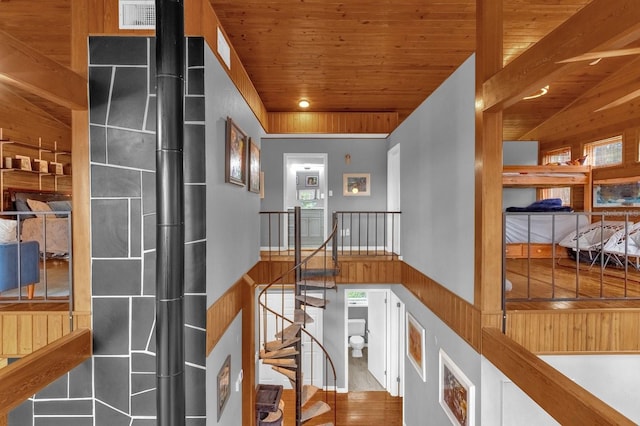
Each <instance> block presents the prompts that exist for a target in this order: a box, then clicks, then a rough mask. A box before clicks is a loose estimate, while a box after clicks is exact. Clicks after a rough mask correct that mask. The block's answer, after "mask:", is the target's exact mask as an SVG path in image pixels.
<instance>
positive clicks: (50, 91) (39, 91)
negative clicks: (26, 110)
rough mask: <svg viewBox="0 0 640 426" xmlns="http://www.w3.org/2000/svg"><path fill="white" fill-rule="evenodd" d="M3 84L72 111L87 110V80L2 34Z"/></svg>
mask: <svg viewBox="0 0 640 426" xmlns="http://www.w3.org/2000/svg"><path fill="white" fill-rule="evenodd" d="M0 81H2V82H4V83H6V84H10V85H13V86H16V87H19V88H21V89H24V90H27V91H28V92H30V93H33V94H35V95H38V96H41V97H43V98H45V99H48V100H50V101H51V102H54V103H56V104H58V105H62V106H65V107H68V108H70V109H72V110H86V109H87V104H88V102H87V80H86V79H85V78H83V77H81V76H80V75H78V74H77V73H75V72H73V71H72V70H70V69H69V68H67V67H65V66H63V65H61V64H59V63H57V62H56V61H54V60H52V59H50V58H48V57H47V56H44V55H43V54H41V53H40V52H38V51H37V50H35V49H33V48H31V47H29V46H28V45H26V44H25V43H22V42H21V41H20V40H18V39H16V38H14V37H12V36H11V35H9V34H7V33H6V32H3V31H0Z"/></svg>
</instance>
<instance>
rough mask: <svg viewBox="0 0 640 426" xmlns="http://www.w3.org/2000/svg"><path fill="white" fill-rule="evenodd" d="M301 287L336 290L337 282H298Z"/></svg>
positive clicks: (307, 280)
mask: <svg viewBox="0 0 640 426" xmlns="http://www.w3.org/2000/svg"><path fill="white" fill-rule="evenodd" d="M297 284H298V285H299V286H304V287H317V288H336V282H335V281H333V280H311V279H309V278H307V279H306V280H302V281H298V283H297Z"/></svg>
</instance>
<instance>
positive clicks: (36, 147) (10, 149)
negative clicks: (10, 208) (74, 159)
mask: <svg viewBox="0 0 640 426" xmlns="http://www.w3.org/2000/svg"><path fill="white" fill-rule="evenodd" d="M1 135H2V129H1V128H0V136H1ZM57 146H58V143H57V142H53V146H51V144H47V146H43V143H42V139H38V141H37V142H35V141H34V143H25V142H22V141H18V140H13V139H3V138H0V191H1V192H2V194H3V199H4V193H5V190H6V188H7V187H15V188H22V189H30V190H46V191H59V190H65V191H68V190H70V186H71V179H69V178H71V173H69V172H71V169H70V168H69V167H68V166H69V164H68V163H71V155H72V154H71V152H70V151H68V150H58V149H57ZM20 155H22V156H24V157H28V158H29V161H30V162H31V167H32V170H26V169H22V168H19V167H6V168H4V167H2V166H5V165H6V164H5V157H9V158H12V159H14V158H16V157H18V156H20ZM38 161H46V162H47V170H46V171H45V170H44V167H42V169H40V167H39V166H40V165H42V166H44V165H43V164H39V163H38ZM50 164H62V168H63V170H65V171H67V173H63V174H58V173H52V171H53V172H55V171H56V167H52V168H50V166H49V165H50ZM10 165H11V166H16V165H18V164H10ZM58 167H60V166H58ZM40 170H42V171H40ZM3 208H4V204H3V206H2V207H0V210H2V209H3Z"/></svg>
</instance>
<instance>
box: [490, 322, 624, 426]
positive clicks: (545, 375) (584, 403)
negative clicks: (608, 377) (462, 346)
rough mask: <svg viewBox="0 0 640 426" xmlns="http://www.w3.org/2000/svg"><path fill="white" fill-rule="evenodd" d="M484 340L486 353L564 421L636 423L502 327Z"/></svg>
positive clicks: (502, 369)
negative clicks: (510, 335)
mask: <svg viewBox="0 0 640 426" xmlns="http://www.w3.org/2000/svg"><path fill="white" fill-rule="evenodd" d="M482 340H483V342H484V344H483V355H484V356H485V357H486V358H487V359H488V360H489V361H490V362H491V363H492V364H493V365H495V366H496V367H498V368H499V369H500V370H501V371H502V372H503V373H504V374H505V375H506V376H507V377H509V379H510V380H512V381H513V383H514V384H516V385H517V386H519V387H520V388H521V389H522V390H524V391H525V393H527V395H529V396H530V397H531V398H532V399H533V400H534V401H535V402H536V403H537V404H538V405H540V407H542V408H543V409H544V410H545V411H546V412H547V413H549V414H550V415H551V416H552V417H553V418H554V419H556V420H557V421H558V422H559V423H560V424H576V425H578V424H602V425H610V424H616V425H632V424H634V423H633V422H631V421H630V420H629V419H627V418H626V417H625V416H623V415H622V414H620V413H619V412H617V411H616V410H614V409H613V408H611V407H610V406H608V405H607V404H605V403H604V402H602V401H601V400H600V399H598V398H596V397H595V396H593V395H592V394H591V393H589V392H588V391H586V390H585V389H584V388H582V387H580V386H579V385H578V384H576V383H575V382H574V381H572V380H571V379H569V378H568V377H566V376H565V375H563V374H562V373H560V372H559V371H557V370H556V369H554V368H553V367H551V366H550V365H549V364H547V363H545V362H544V361H542V360H541V359H540V358H538V357H537V356H535V355H533V354H532V353H530V352H528V351H527V350H526V349H525V348H524V347H522V346H521V345H519V344H518V343H517V342H514V341H513V340H511V339H510V338H509V337H507V336H505V335H503V334H502V333H501V332H500V331H499V330H497V329H492V328H484V329H483V330H482Z"/></svg>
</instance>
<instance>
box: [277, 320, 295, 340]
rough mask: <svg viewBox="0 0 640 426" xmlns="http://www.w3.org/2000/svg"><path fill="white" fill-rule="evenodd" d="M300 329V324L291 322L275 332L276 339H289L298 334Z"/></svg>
mask: <svg viewBox="0 0 640 426" xmlns="http://www.w3.org/2000/svg"><path fill="white" fill-rule="evenodd" d="M298 331H300V324H291V325H290V326H289V327H287V328H285V329H284V330H282V331H281V332H279V333H276V339H282V340H291V339H294V338H295V337H296V336H297V335H298Z"/></svg>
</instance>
